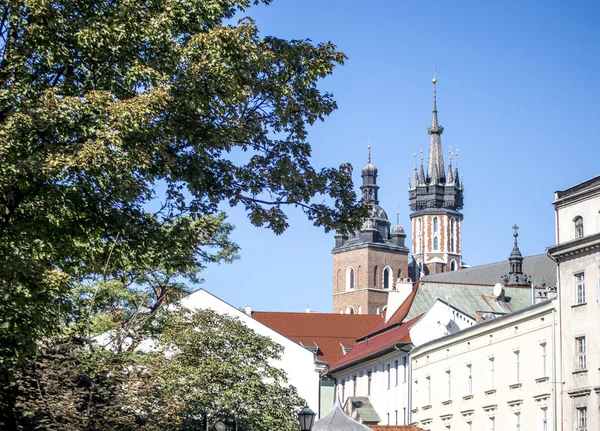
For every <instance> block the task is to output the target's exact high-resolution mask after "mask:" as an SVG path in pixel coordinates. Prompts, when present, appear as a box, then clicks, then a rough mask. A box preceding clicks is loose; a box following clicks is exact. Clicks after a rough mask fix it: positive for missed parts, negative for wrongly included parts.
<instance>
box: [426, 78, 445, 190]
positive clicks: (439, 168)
mask: <svg viewBox="0 0 600 431" xmlns="http://www.w3.org/2000/svg"><path fill="white" fill-rule="evenodd" d="M431 82H433V116H432V119H431V126H429V127H428V128H427V133H429V135H430V138H429V161H428V163H427V182H429V183H430V184H443V183H445V182H446V178H445V177H446V175H445V173H444V170H445V169H444V156H443V154H442V139H441V137H440V136H441V134H442V133H443V132H444V128H443V127H442V126H440V125H439V122H438V112H437V96H436V83H437V79H436V78H435V69H434V77H433V79H432V80H431Z"/></svg>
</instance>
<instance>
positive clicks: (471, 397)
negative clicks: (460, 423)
mask: <svg viewBox="0 0 600 431" xmlns="http://www.w3.org/2000/svg"><path fill="white" fill-rule="evenodd" d="M472 399H473V395H465V396H464V397H463V400H465V401H467V400H472Z"/></svg>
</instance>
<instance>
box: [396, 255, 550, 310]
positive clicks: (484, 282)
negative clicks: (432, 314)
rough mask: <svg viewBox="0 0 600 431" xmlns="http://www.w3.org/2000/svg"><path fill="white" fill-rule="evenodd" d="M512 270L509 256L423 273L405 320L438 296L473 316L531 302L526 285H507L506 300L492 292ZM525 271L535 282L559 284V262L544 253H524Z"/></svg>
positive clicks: (515, 307) (509, 308) (424, 308)
mask: <svg viewBox="0 0 600 431" xmlns="http://www.w3.org/2000/svg"><path fill="white" fill-rule="evenodd" d="M509 271H510V263H509V262H508V260H506V261H503V262H497V263H490V264H488V265H481V266H474V267H472V268H465V269H461V270H459V271H451V272H444V273H441V274H435V275H428V276H426V277H423V279H422V280H421V282H420V283H419V287H418V290H417V293H416V295H415V298H414V300H413V302H412V304H411V307H410V310H409V312H408V315H407V316H406V317H405V318H404V321H408V320H410V319H413V318H415V317H417V316H419V315H420V314H423V313H425V312H426V311H427V310H429V308H430V307H431V306H432V305H433V304H434V303H435V301H436V300H437V299H438V298H439V299H441V300H442V301H445V302H447V303H449V304H451V305H452V306H454V307H456V308H458V309H459V310H461V311H462V312H463V313H466V314H468V315H470V316H471V317H473V318H476V317H477V316H476V315H477V312H478V311H483V312H492V313H511V312H513V311H517V310H521V309H523V308H526V307H528V306H530V305H531V290H530V289H529V288H528V287H527V286H520V287H516V286H515V287H511V286H506V287H505V288H504V292H505V294H504V296H505V298H506V299H507V300H505V301H498V300H497V299H496V297H495V296H494V295H493V293H492V289H493V285H494V284H496V283H498V282H500V281H501V277H502V276H503V275H505V274H508V272H509ZM523 272H525V273H527V274H528V275H530V276H531V278H532V281H533V284H534V286H542V285H545V286H546V287H555V286H556V264H555V263H554V262H553V261H552V259H550V258H549V257H548V256H547V255H545V254H539V255H536V256H528V257H525V258H524V259H523Z"/></svg>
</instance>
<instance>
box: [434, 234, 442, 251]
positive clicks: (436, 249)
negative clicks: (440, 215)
mask: <svg viewBox="0 0 600 431" xmlns="http://www.w3.org/2000/svg"><path fill="white" fill-rule="evenodd" d="M439 249H440V239H439V238H438V237H437V236H436V237H434V238H433V251H438V250H439Z"/></svg>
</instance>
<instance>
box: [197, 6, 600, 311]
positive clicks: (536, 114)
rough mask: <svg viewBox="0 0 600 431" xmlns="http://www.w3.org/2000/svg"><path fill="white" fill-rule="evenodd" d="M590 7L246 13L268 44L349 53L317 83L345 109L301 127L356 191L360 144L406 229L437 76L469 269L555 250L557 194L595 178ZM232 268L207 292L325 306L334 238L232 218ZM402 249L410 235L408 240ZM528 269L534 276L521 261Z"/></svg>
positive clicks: (267, 9)
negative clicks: (459, 181)
mask: <svg viewBox="0 0 600 431" xmlns="http://www.w3.org/2000/svg"><path fill="white" fill-rule="evenodd" d="M599 5H600V4H599V3H597V2H595V3H594V2H584V1H578V2H552V1H527V2H525V1H466V0H456V1H410V2H409V1H399V0H396V1H375V0H370V1H360V2H359V1H348V0H346V1H338V0H275V1H274V2H273V3H272V4H271V5H269V6H258V7H254V8H251V9H249V10H248V11H246V15H249V16H251V17H253V18H254V19H255V20H256V22H257V24H258V27H259V29H260V30H261V34H262V35H274V36H277V37H281V38H287V39H301V38H309V39H311V40H312V41H313V42H315V43H316V42H321V41H323V42H325V41H332V42H333V43H334V44H336V45H337V47H338V48H339V49H340V50H341V51H344V52H345V53H346V54H347V55H348V56H349V60H348V61H347V63H346V64H345V65H344V66H343V67H340V68H337V69H336V70H335V71H334V74H333V75H332V76H331V77H328V78H327V79H326V80H324V81H323V82H322V85H321V88H322V89H323V90H326V91H330V92H332V93H333V94H334V95H335V98H336V100H337V102H338V105H339V109H338V110H337V111H336V112H334V113H333V114H332V115H331V116H330V117H329V118H327V119H326V121H325V122H324V123H320V124H317V125H315V126H314V127H312V128H311V129H310V135H309V141H310V142H311V144H312V148H313V164H314V165H315V166H317V167H326V166H337V165H339V164H340V163H343V162H350V163H351V164H352V165H353V166H354V170H355V178H354V179H355V185H356V190H357V191H358V185H359V184H360V168H361V167H362V166H363V165H364V164H365V163H366V158H367V149H366V147H367V145H368V143H369V142H370V144H371V146H372V147H373V148H372V160H373V163H374V164H375V165H376V166H377V167H378V168H379V177H378V184H379V185H380V186H381V189H380V195H379V196H380V204H381V206H382V207H383V208H384V209H385V210H386V211H387V213H388V216H389V218H390V220H391V221H392V223H395V220H396V212H400V224H401V225H403V226H404V227H405V228H406V229H407V231H408V230H409V229H408V227H409V226H410V219H409V209H408V196H407V176H408V175H410V174H411V173H412V169H413V154H414V153H415V150H416V151H417V152H418V151H419V150H420V149H421V148H423V150H424V152H425V157H427V149H428V143H429V139H428V138H429V137H428V135H427V131H426V127H427V125H428V124H429V122H430V121H431V105H432V87H431V78H432V69H433V67H434V66H435V67H436V68H437V78H438V111H439V118H440V124H441V125H443V126H444V128H445V132H444V134H443V135H442V144H443V146H444V150H445V154H444V156H445V161H446V164H447V163H448V153H447V152H448V150H449V149H450V147H452V148H453V149H456V148H458V149H460V157H459V169H460V171H461V174H462V175H464V185H465V193H464V194H465V207H464V210H463V213H464V221H463V260H464V261H465V262H466V263H468V264H470V265H480V264H484V263H491V262H497V261H500V260H504V259H507V258H508V255H509V254H510V251H511V248H512V239H513V238H512V229H511V226H512V225H513V224H515V223H516V224H518V225H519V226H520V228H521V229H520V231H519V233H520V236H519V244H520V248H521V251H522V253H523V254H524V255H532V254H539V253H544V252H545V248H546V247H548V246H550V245H552V244H553V243H554V210H553V207H552V205H551V203H552V200H553V192H554V191H555V190H560V189H564V188H567V187H570V186H571V185H574V184H576V183H578V182H581V181H584V180H586V179H588V178H591V177H594V176H596V175H600V164H599V163H598V161H599V157H598V156H599V154H600V150H599V148H600V145H599V144H598V142H597V139H598V138H597V134H598V133H597V131H596V130H595V127H597V126H599V121H598V120H599V113H600V111H599V108H598V105H599V102H598V99H599V98H600V97H599V96H600V90H599V86H598V79H597V76H596V73H597V71H598V69H599V67H598V66H599V63H600V56H599V55H598V46H599V44H600V26H598V22H597V17H598V12H599V10H598V9H599V7H600V6H599ZM227 212H228V213H229V215H230V218H229V220H230V222H231V223H233V224H234V225H235V226H236V229H235V231H234V233H233V239H234V241H236V242H237V243H238V244H239V245H240V246H241V259H240V260H238V261H236V262H235V263H233V264H227V265H215V266H212V267H210V268H208V269H207V270H206V271H205V272H204V274H203V277H204V280H205V282H204V284H203V285H202V286H201V287H203V288H205V289H207V290H209V291H210V292H212V293H213V294H215V295H217V296H219V297H221V298H223V299H224V300H226V301H227V302H229V303H231V304H232V305H234V306H239V307H243V306H245V305H251V306H252V308H253V309H255V310H279V311H303V310H304V309H305V308H306V306H307V305H310V308H311V309H314V310H317V311H321V312H330V311H331V290H332V287H331V285H332V282H331V279H332V269H331V265H332V258H331V249H332V247H333V242H334V241H333V234H325V233H324V232H323V231H322V230H320V229H318V228H315V227H313V226H312V225H311V224H310V223H309V222H308V221H307V220H305V218H304V216H303V215H302V213H301V212H300V211H297V210H290V212H289V215H290V224H291V227H290V228H289V229H288V231H286V232H285V233H284V234H283V235H281V236H276V235H275V234H273V233H272V232H270V231H268V230H265V229H261V228H256V227H253V226H252V225H251V224H250V223H249V222H248V220H247V217H246V215H245V214H244V212H243V210H242V209H241V208H233V209H227ZM408 240H410V237H409V238H408ZM524 271H525V272H527V268H524Z"/></svg>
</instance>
